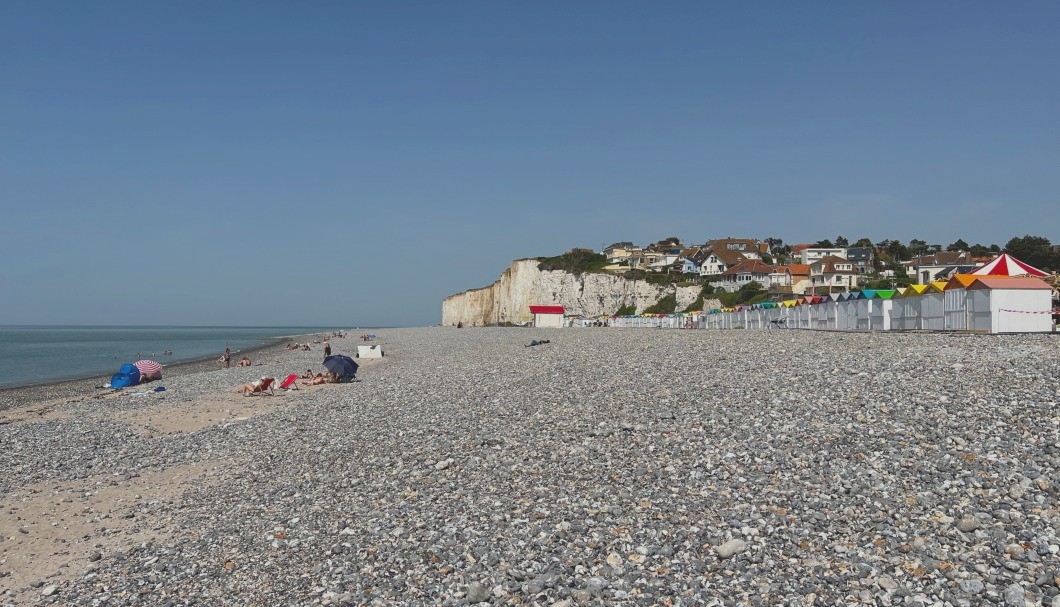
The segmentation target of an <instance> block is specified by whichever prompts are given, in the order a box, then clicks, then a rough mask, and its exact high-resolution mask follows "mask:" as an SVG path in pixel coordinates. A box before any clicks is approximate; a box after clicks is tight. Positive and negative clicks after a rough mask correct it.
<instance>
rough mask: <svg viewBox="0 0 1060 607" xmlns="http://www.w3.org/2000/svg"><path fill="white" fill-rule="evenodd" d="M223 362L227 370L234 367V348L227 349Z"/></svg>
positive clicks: (222, 357) (223, 355)
mask: <svg viewBox="0 0 1060 607" xmlns="http://www.w3.org/2000/svg"><path fill="white" fill-rule="evenodd" d="M221 361H222V362H224V364H225V369H227V368H229V367H231V366H232V348H227V347H226V348H225V353H224V354H222V355H221Z"/></svg>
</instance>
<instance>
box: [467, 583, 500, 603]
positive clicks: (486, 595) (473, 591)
mask: <svg viewBox="0 0 1060 607" xmlns="http://www.w3.org/2000/svg"><path fill="white" fill-rule="evenodd" d="M492 596H493V593H492V592H490V590H489V589H488V588H486V587H484V586H483V585H482V584H479V583H478V582H472V583H471V585H470V586H468V587H467V596H466V598H467V601H468V602H469V603H482V602H484V601H488V600H490V598H491V597H492Z"/></svg>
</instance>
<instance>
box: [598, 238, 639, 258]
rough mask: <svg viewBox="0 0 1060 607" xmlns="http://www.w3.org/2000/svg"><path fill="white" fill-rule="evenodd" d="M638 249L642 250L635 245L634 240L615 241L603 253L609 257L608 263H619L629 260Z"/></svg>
mask: <svg viewBox="0 0 1060 607" xmlns="http://www.w3.org/2000/svg"><path fill="white" fill-rule="evenodd" d="M638 251H640V247H638V246H636V245H634V244H633V243H632V242H615V243H612V244H611V245H610V246H608V247H606V248H605V249H604V251H603V253H604V257H606V258H607V262H608V263H618V262H620V261H627V260H628V259H629V258H630V257H631V256H633V255H634V254H636V253H637V252H638Z"/></svg>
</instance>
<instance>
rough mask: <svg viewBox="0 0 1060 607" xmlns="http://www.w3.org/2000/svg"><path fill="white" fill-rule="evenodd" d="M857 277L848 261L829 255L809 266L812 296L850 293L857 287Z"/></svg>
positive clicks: (852, 265) (855, 271)
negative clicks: (836, 292) (842, 292)
mask: <svg viewBox="0 0 1060 607" xmlns="http://www.w3.org/2000/svg"><path fill="white" fill-rule="evenodd" d="M857 275H858V273H857V270H855V269H854V264H852V263H851V262H850V260H847V259H843V258H842V257H837V256H835V255H829V256H828V257H824V258H822V259H819V260H817V261H815V262H813V263H811V264H810V291H811V292H812V293H813V294H824V293H832V292H833V291H850V290H851V289H853V288H854V287H855V286H857V283H858V281H857Z"/></svg>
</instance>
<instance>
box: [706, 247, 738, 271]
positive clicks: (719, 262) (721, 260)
mask: <svg viewBox="0 0 1060 607" xmlns="http://www.w3.org/2000/svg"><path fill="white" fill-rule="evenodd" d="M746 259H748V258H747V257H745V256H744V254H743V253H741V252H740V251H733V250H730V249H711V251H710V253H709V254H708V255H707V257H706V258H705V259H704V260H703V263H701V264H700V265H699V274H700V275H701V276H717V275H719V274H721V273H723V272H724V271H725V270H728V269H729V268H731V267H733V266H734V265H736V264H738V263H740V262H741V261H744V260H746Z"/></svg>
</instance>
